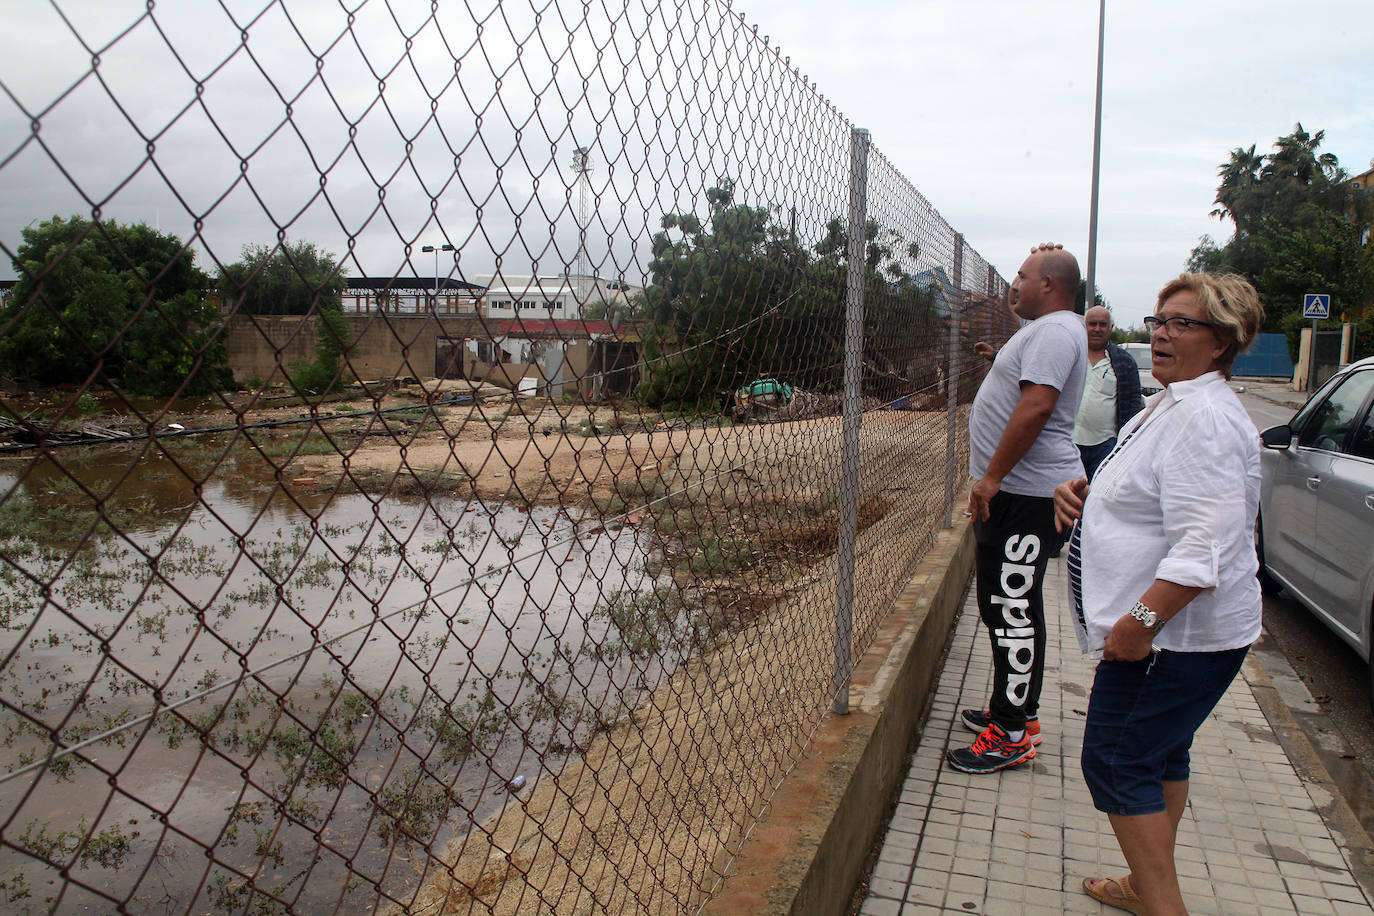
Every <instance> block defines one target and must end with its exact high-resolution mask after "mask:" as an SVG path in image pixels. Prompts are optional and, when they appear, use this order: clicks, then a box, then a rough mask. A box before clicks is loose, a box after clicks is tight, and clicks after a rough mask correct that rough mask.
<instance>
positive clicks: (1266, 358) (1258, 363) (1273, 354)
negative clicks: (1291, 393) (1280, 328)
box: [1231, 334, 1293, 378]
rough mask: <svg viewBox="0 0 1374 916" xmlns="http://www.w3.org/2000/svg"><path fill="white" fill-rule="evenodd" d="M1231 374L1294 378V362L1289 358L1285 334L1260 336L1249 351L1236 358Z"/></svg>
mask: <svg viewBox="0 0 1374 916" xmlns="http://www.w3.org/2000/svg"><path fill="white" fill-rule="evenodd" d="M1231 374H1232V375H1248V376H1259V377H1264V378H1292V377H1293V360H1292V359H1290V358H1289V356H1288V339H1287V338H1286V337H1285V336H1284V335H1283V334H1260V335H1259V336H1258V337H1256V338H1255V342H1254V344H1253V345H1252V346H1251V347H1250V349H1249V350H1247V351H1246V352H1244V353H1242V354H1240V355H1239V356H1237V357H1236V362H1235V365H1234V366H1232V368H1231Z"/></svg>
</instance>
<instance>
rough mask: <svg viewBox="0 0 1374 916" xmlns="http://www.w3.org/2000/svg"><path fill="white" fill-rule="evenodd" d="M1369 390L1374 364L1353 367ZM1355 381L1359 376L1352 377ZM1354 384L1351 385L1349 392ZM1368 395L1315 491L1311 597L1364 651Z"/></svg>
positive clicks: (1373, 505)
mask: <svg viewBox="0 0 1374 916" xmlns="http://www.w3.org/2000/svg"><path fill="white" fill-rule="evenodd" d="M1355 375H1358V376H1363V377H1364V380H1363V384H1362V385H1357V387H1365V388H1368V389H1370V390H1374V369H1369V370H1365V371H1363V372H1358V373H1355ZM1351 381H1352V382H1356V383H1358V382H1359V381H1360V380H1358V379H1353V378H1352V379H1351ZM1354 390H1355V389H1354V388H1352V393H1353V391H1354ZM1371 400H1374V398H1369V397H1367V398H1366V400H1365V403H1364V404H1363V405H1362V409H1361V410H1360V411H1359V412H1358V413H1357V414H1356V415H1355V418H1354V421H1353V423H1352V424H1351V428H1350V431H1349V435H1348V437H1347V439H1346V440H1345V442H1344V443H1343V444H1342V447H1341V449H1340V451H1339V452H1338V453H1333V454H1332V455H1331V457H1330V465H1329V466H1328V468H1327V469H1326V472H1325V474H1324V476H1322V478H1321V480H1320V482H1319V484H1318V487H1317V490H1316V493H1317V531H1316V535H1317V538H1316V557H1315V560H1316V570H1317V575H1316V576H1315V581H1314V582H1313V591H1312V599H1313V600H1314V601H1315V602H1316V603H1317V604H1318V605H1319V606H1320V607H1321V608H1322V609H1323V610H1324V611H1325V612H1326V614H1327V616H1328V617H1330V618H1331V620H1332V622H1334V623H1336V624H1338V625H1339V626H1340V627H1341V628H1342V629H1343V630H1346V631H1347V633H1348V637H1347V638H1349V639H1350V641H1351V642H1353V643H1356V644H1357V645H1359V647H1360V648H1361V650H1362V651H1363V652H1364V653H1366V654H1367V653H1368V651H1369V637H1368V634H1367V633H1366V632H1365V630H1366V628H1367V621H1368V619H1369V598H1368V589H1369V581H1370V575H1371V568H1374V413H1371V406H1370V401H1371Z"/></svg>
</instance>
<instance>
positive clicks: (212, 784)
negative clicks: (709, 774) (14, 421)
mask: <svg viewBox="0 0 1374 916" xmlns="http://www.w3.org/2000/svg"><path fill="white" fill-rule="evenodd" d="M129 454H130V453H129V452H123V453H121V457H120V460H118V461H105V462H102V461H98V460H97V461H92V462H87V463H84V464H82V465H81V467H80V468H79V470H78V471H77V472H76V473H74V474H69V473H68V471H70V470H71V468H72V466H71V465H69V466H68V471H64V470H63V469H61V468H58V467H56V466H55V465H52V464H46V463H41V462H26V463H23V464H20V463H18V462H10V463H9V464H6V465H3V466H0V659H3V661H0V704H3V705H2V706H0V735H2V736H3V739H4V741H5V745H6V749H5V763H4V764H3V768H2V769H0V806H3V810H4V812H5V824H6V826H5V828H4V832H5V840H6V846H5V848H4V849H3V850H0V900H7V901H8V902H10V903H17V904H18V905H27V906H32V907H33V908H34V909H36V910H40V911H41V910H45V909H48V908H49V907H50V906H52V907H54V908H55V909H57V910H58V911H75V910H78V909H82V908H85V907H94V908H97V909H106V908H109V907H110V906H111V905H112V901H120V902H123V903H124V904H125V905H126V906H128V907H129V908H130V909H137V910H145V909H166V910H169V911H173V910H183V909H184V910H188V911H189V910H194V911H197V912H215V911H225V912H230V911H234V912H237V911H242V910H244V909H256V908H261V909H263V910H264V911H269V912H275V911H277V910H279V909H280V910H285V909H286V908H288V906H289V908H291V909H294V910H296V911H307V912H310V911H332V910H338V911H342V912H362V911H365V910H372V909H374V908H375V906H376V905H377V903H378V901H379V900H385V899H392V900H397V901H404V900H405V899H406V898H407V895H408V893H409V892H410V891H411V890H412V889H413V888H414V886H415V885H416V883H417V881H418V876H419V874H420V870H421V869H422V868H423V867H425V865H426V864H427V860H428V859H429V858H430V857H432V856H434V855H437V854H439V853H440V852H442V850H443V848H444V845H445V843H446V842H447V841H448V840H450V839H452V838H453V837H454V836H456V835H458V834H460V833H461V832H463V831H465V830H467V829H468V828H469V827H470V826H471V825H472V824H473V823H475V822H479V821H481V820H483V819H485V818H486V817H488V816H489V815H490V814H492V813H493V812H495V811H496V810H498V809H499V808H500V807H501V806H502V805H503V804H505V803H506V801H507V800H508V799H509V798H510V797H511V796H510V793H509V792H508V791H507V790H506V785H507V783H508V782H509V781H510V780H512V779H515V778H516V777H524V778H525V779H526V780H527V781H528V782H533V781H534V780H535V779H536V778H538V777H539V776H540V775H541V774H543V773H548V772H554V771H556V770H557V769H558V768H559V767H560V766H561V765H562V764H563V763H565V762H566V760H567V759H568V758H569V757H570V756H571V755H572V754H574V753H575V752H576V748H577V746H578V745H579V744H581V743H583V742H585V741H586V740H587V739H588V737H589V736H591V735H592V734H594V733H595V732H596V731H598V730H601V729H605V728H609V727H611V726H613V725H614V723H615V722H616V721H617V720H618V719H620V718H621V717H622V716H624V715H626V714H628V712H629V711H630V710H631V709H633V708H634V706H636V705H637V704H638V703H639V701H640V700H641V698H642V697H643V695H644V693H645V691H647V690H649V689H651V688H652V687H653V686H654V685H655V684H656V683H658V682H659V681H660V680H661V679H662V678H663V677H664V676H665V675H667V674H669V673H671V672H670V671H668V670H667V669H665V668H663V667H662V666H661V665H659V664H658V663H657V662H655V661H653V660H654V659H660V660H661V659H664V658H668V659H677V658H682V657H690V656H691V655H694V654H696V652H697V651H699V645H700V641H701V639H702V637H703V634H702V633H700V632H699V631H698V630H697V629H696V624H695V620H696V619H697V617H696V615H695V614H694V612H693V611H692V610H691V609H689V608H685V607H683V606H682V605H681V603H680V601H678V600H676V599H675V597H674V596H676V595H677V592H676V590H674V589H670V588H668V587H666V586H665V585H664V584H663V583H665V582H666V581H667V580H664V579H662V578H661V577H660V576H659V573H658V572H657V570H656V568H655V562H654V554H653V551H652V549H651V543H650V539H649V538H648V537H647V536H645V535H641V534H640V533H639V532H637V531H636V530H634V529H631V528H623V529H622V528H612V529H607V528H602V527H601V526H600V525H599V524H597V523H596V522H595V521H593V520H589V519H583V518H581V517H579V516H578V515H575V514H573V513H570V512H567V511H558V510H555V509H542V508H538V507H536V508H533V509H530V510H528V511H522V510H520V509H517V508H514V507H510V506H487V505H483V504H481V503H477V502H468V501H464V500H459V499H444V498H431V499H428V500H400V499H394V498H388V499H380V500H378V499H374V498H370V497H368V496H365V495H348V496H335V497H333V498H332V499H327V498H326V497H324V496H302V495H299V494H296V493H293V492H291V491H289V490H287V489H284V488H280V487H278V486H277V485H276V483H275V481H274V479H273V478H272V477H271V476H270V475H266V474H263V473H261V472H260V471H257V470H256V468H257V467H259V466H260V465H261V462H255V463H253V464H252V465H251V467H250V468H249V469H248V470H242V469H241V468H240V464H239V463H238V462H236V461H234V460H233V459H223V458H221V459H211V460H212V461H217V462H218V463H217V464H215V465H214V467H213V469H212V470H213V472H212V473H207V474H206V475H205V476H204V477H203V478H200V477H198V475H197V474H196V473H191V475H190V476H191V477H192V478H193V479H203V480H204V481H205V482H204V483H203V484H202V485H200V486H196V485H194V484H192V483H190V482H188V477H187V474H186V473H183V472H182V471H181V470H179V469H178V468H177V467H175V466H173V462H174V459H173V457H169V456H166V455H162V454H159V453H157V452H155V451H149V452H147V453H145V454H144V455H143V457H142V458H141V459H139V460H137V461H134V462H132V463H131V462H130V460H129ZM16 466H17V467H16ZM130 468H132V470H130ZM95 505H100V506H102V508H103V512H104V517H105V518H106V519H108V520H109V522H110V523H113V526H114V527H113V528H112V526H111V524H107V523H105V522H101V521H99V519H98V516H97V515H96V514H95V513H93V512H92V511H91V508H92V507H93V506H95ZM115 529H117V530H115ZM53 735H55V736H57V737H58V739H59V740H60V744H61V745H62V746H63V747H65V748H67V749H68V752H67V753H65V754H64V755H62V756H59V757H57V758H55V759H51V760H49V759H48V755H49V753H50V751H51V749H52V747H53V745H52V742H51V736H53ZM312 736H313V737H312ZM73 749H74V752H73ZM45 760H47V763H46V766H45V765H44V762H45ZM526 791H528V790H526ZM83 839H84V840H85V841H84V843H83ZM15 846H17V847H21V848H23V849H26V850H28V851H29V853H30V854H24V853H21V852H19V851H17V850H16V849H14V848H12V847H15ZM206 849H213V850H214V856H213V859H211V858H207V855H206V852H205V850H206ZM35 856H36V857H37V858H35ZM42 860H46V861H47V862H49V863H52V864H51V865H47V864H44V863H43V861H42ZM65 866H69V871H68V876H69V877H68V878H67V879H66V880H64V879H63V878H62V877H60V876H59V874H58V869H60V868H62V867H65ZM250 877H251V879H252V883H253V886H254V887H256V888H258V889H260V890H261V889H271V893H272V896H271V897H264V896H262V895H260V894H259V895H257V896H252V897H250V892H249V890H248V885H247V879H248V878H250ZM59 891H60V899H59V900H57V901H55V902H52V903H49V902H47V898H49V897H50V896H51V895H53V894H54V893H57V892H59ZM26 894H27V895H29V896H28V897H27V898H26V897H25V895H26Z"/></svg>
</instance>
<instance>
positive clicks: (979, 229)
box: [736, 0, 1374, 325]
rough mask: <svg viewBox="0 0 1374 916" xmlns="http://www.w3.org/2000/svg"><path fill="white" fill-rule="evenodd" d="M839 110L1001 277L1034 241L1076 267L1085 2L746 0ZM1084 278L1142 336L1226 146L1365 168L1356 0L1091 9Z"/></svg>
mask: <svg viewBox="0 0 1374 916" xmlns="http://www.w3.org/2000/svg"><path fill="white" fill-rule="evenodd" d="M736 9H740V10H743V11H745V12H746V15H747V16H748V18H749V19H750V21H753V22H757V23H758V24H759V30H760V32H763V33H767V34H769V35H770V36H771V38H772V40H773V41H774V42H775V43H778V44H780V45H781V46H782V50H783V51H784V53H786V54H790V55H791V57H792V61H793V64H794V65H798V64H799V65H800V67H801V69H802V71H803V72H804V73H806V74H808V75H809V76H810V77H811V79H813V80H815V81H816V83H817V87H818V89H819V90H820V91H822V92H824V93H825V94H826V95H827V96H828V97H829V98H830V99H831V101H832V102H833V103H834V104H835V106H836V107H837V108H839V110H840V111H842V112H844V113H845V115H846V116H847V117H848V118H849V119H850V120H851V121H852V122H853V123H854V124H856V125H857V126H860V127H866V128H868V129H869V130H870V131H871V132H872V136H873V143H874V144H875V145H876V146H877V147H879V148H880V149H881V150H882V151H883V152H884V153H885V154H886V155H887V156H888V157H889V158H890V159H891V160H892V161H893V164H894V165H895V166H896V167H897V168H899V169H900V170H901V171H902V172H903V173H904V174H905V175H906V176H907V178H909V179H910V180H911V181H912V183H913V184H915V185H916V187H918V188H920V189H921V191H922V192H923V193H924V194H925V195H926V196H927V197H928V198H930V200H931V202H932V203H933V204H934V205H935V206H936V207H937V208H938V209H939V210H940V212H941V213H942V214H943V215H944V217H945V218H946V219H948V220H949V222H950V223H951V224H953V225H954V226H955V227H956V228H957V229H959V230H960V231H962V232H963V233H964V234H965V236H966V238H967V239H968V242H969V244H971V245H973V246H974V247H975V248H977V249H978V250H979V251H981V252H982V253H983V255H985V256H986V257H987V258H988V259H989V260H990V261H991V262H992V263H993V264H995V265H996V267H997V268H998V270H999V271H1000V272H1001V273H1002V275H1003V276H1004V277H1006V278H1007V279H1008V280H1010V279H1011V278H1012V277H1013V276H1014V275H1015V272H1016V269H1017V267H1018V266H1020V263H1021V260H1022V259H1023V258H1024V256H1025V254H1026V253H1027V252H1028V250H1029V247H1030V245H1031V244H1032V243H1034V242H1037V241H1041V240H1053V241H1058V242H1062V243H1063V244H1064V245H1065V247H1067V248H1068V249H1070V250H1071V251H1073V252H1074V253H1075V254H1076V255H1078V257H1079V261H1080V264H1081V265H1082V267H1083V269H1084V270H1085V271H1086V269H1087V264H1086V260H1087V250H1088V215H1089V209H1090V206H1089V205H1090V199H1091V193H1090V192H1091V173H1092V139H1093V133H1092V130H1093V105H1094V92H1095V87H1096V75H1095V74H1096V65H1097V23H1098V2H1097V0H1037V2H1026V0H979V2H977V3H956V2H949V0H945V2H933V0H929V2H927V0H919V2H913V0H893V2H889V0H867V2H865V3H860V4H853V5H851V6H848V7H847V8H846V11H845V12H844V14H843V15H834V12H833V11H834V10H836V9H837V7H836V5H835V4H833V3H821V2H815V0H743V2H740V3H738V4H736ZM1104 58H1105V60H1104V74H1105V75H1104V82H1103V97H1102V122H1103V124H1102V169H1101V185H1100V191H1099V194H1100V204H1099V218H1098V245H1097V256H1098V262H1097V285H1098V288H1099V289H1101V291H1102V293H1103V295H1104V296H1105V297H1106V298H1107V300H1108V301H1109V302H1110V304H1111V306H1112V310H1113V312H1114V314H1115V316H1116V321H1117V324H1118V325H1131V324H1137V325H1138V324H1139V322H1140V319H1141V318H1142V317H1143V316H1144V315H1146V314H1148V313H1149V312H1150V311H1152V310H1153V307H1154V297H1155V294H1156V293H1157V292H1158V291H1159V289H1160V287H1162V286H1163V285H1164V283H1165V282H1166V281H1167V280H1169V279H1171V278H1172V277H1173V276H1175V275H1176V274H1177V273H1178V272H1179V271H1181V270H1182V269H1183V267H1184V265H1185V262H1186V261H1187V258H1188V254H1189V252H1190V251H1191V250H1192V248H1193V246H1194V245H1195V244H1196V243H1197V239H1198V237H1199V236H1201V235H1203V234H1204V233H1210V234H1211V235H1212V236H1213V237H1214V238H1216V239H1217V241H1218V243H1220V242H1222V241H1224V239H1225V238H1226V237H1228V236H1229V235H1230V224H1229V223H1226V224H1223V223H1221V222H1219V221H1218V220H1216V219H1214V218H1210V217H1209V216H1208V212H1209V211H1210V210H1211V209H1212V207H1213V203H1212V198H1213V196H1214V195H1215V193H1216V184H1217V176H1216V170H1217V166H1218V165H1219V164H1220V163H1222V162H1223V161H1225V160H1226V159H1227V157H1228V154H1229V152H1230V150H1232V149H1234V148H1235V147H1238V146H1244V147H1248V146H1250V144H1252V143H1253V144H1257V145H1258V151H1260V152H1263V151H1266V150H1268V149H1269V148H1270V147H1271V146H1272V144H1273V142H1274V140H1275V138H1277V137H1279V136H1282V135H1283V134H1286V133H1289V132H1290V131H1291V130H1292V127H1293V124H1294V123H1295V122H1298V121H1301V122H1302V125H1303V127H1305V128H1306V129H1307V130H1309V131H1313V132H1315V131H1317V130H1325V131H1326V139H1325V142H1324V143H1323V145H1322V148H1323V149H1324V150H1325V151H1327V152H1331V153H1335V154H1336V155H1337V156H1338V157H1339V158H1340V162H1341V165H1342V167H1344V168H1345V169H1346V170H1347V171H1348V172H1350V173H1352V174H1358V173H1359V172H1363V171H1365V170H1366V169H1368V168H1369V167H1370V159H1371V157H1374V5H1372V4H1371V3H1370V2H1368V0H1307V2H1302V3H1293V2H1275V0H1243V2H1242V0H1149V2H1142V0H1131V2H1122V0H1107V18H1106V43H1105V55H1104Z"/></svg>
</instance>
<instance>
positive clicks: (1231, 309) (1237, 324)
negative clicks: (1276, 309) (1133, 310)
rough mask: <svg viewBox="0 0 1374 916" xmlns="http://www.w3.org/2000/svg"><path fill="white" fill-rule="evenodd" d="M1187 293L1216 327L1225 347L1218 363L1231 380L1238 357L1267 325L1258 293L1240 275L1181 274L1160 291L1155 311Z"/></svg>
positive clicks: (1222, 372) (1222, 371) (1216, 331)
mask: <svg viewBox="0 0 1374 916" xmlns="http://www.w3.org/2000/svg"><path fill="white" fill-rule="evenodd" d="M1184 291H1187V292H1190V293H1192V294H1193V295H1194V296H1195V297H1196V298H1197V301H1198V305H1200V306H1202V310H1203V312H1205V313H1206V315H1207V320H1208V321H1211V322H1212V323H1213V324H1215V325H1216V327H1214V328H1212V331H1213V332H1215V334H1216V336H1217V339H1218V341H1219V342H1220V343H1223V344H1225V346H1226V350H1225V352H1223V353H1222V354H1221V356H1220V358H1218V360H1217V368H1218V369H1220V370H1221V374H1222V375H1224V376H1225V377H1226V378H1228V379H1229V378H1230V377H1231V365H1232V364H1233V363H1234V362H1235V361H1236V356H1237V355H1238V354H1240V352H1241V351H1242V350H1244V349H1246V348H1247V347H1249V346H1250V344H1252V343H1254V340H1255V336H1256V335H1258V334H1259V329H1260V325H1261V324H1263V323H1264V306H1263V305H1262V304H1261V303H1260V299H1259V293H1258V292H1256V291H1255V288H1254V287H1253V286H1251V285H1250V281H1249V280H1247V279H1245V278H1244V277H1242V276H1240V275H1239V274H1221V275H1219V276H1218V275H1213V274H1187V273H1185V274H1179V275H1178V279H1176V280H1171V281H1169V283H1168V284H1166V285H1165V287H1164V288H1163V289H1162V290H1160V291H1159V298H1158V300H1156V302H1155V312H1156V313H1158V312H1159V310H1160V308H1162V307H1163V306H1164V303H1165V301H1167V300H1168V298H1169V297H1170V296H1172V295H1174V294H1175V293H1181V292H1184Z"/></svg>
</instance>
